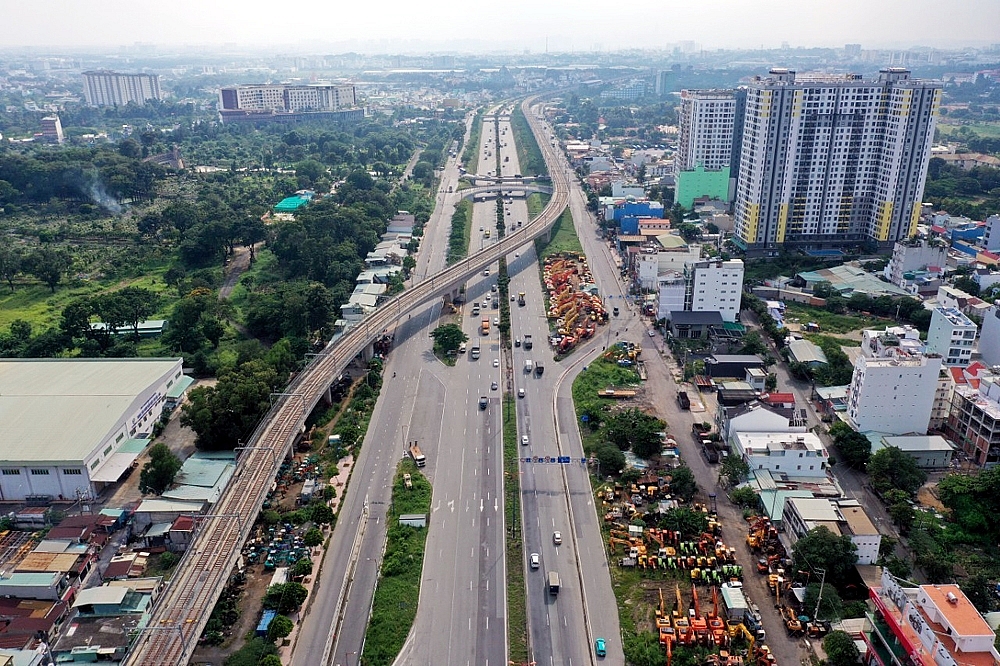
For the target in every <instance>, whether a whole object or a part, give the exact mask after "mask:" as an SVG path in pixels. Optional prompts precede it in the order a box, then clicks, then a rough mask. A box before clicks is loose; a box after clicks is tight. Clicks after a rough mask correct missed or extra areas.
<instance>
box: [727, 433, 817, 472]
mask: <svg viewBox="0 0 1000 666" xmlns="http://www.w3.org/2000/svg"><path fill="white" fill-rule="evenodd" d="M730 446H731V450H732V452H733V455H738V456H740V457H741V458H743V460H745V461H746V463H747V464H748V465H750V469H752V470H767V471H768V472H770V473H771V474H772V475H782V474H783V475H787V476H800V477H807V476H815V477H824V478H825V477H826V464H827V461H828V460H829V454H828V453H827V450H826V447H825V446H823V442H822V441H820V438H819V437H817V436H816V435H815V434H814V433H811V432H802V433H788V432H737V433H735V434H734V435H733V436H732V437H730Z"/></svg>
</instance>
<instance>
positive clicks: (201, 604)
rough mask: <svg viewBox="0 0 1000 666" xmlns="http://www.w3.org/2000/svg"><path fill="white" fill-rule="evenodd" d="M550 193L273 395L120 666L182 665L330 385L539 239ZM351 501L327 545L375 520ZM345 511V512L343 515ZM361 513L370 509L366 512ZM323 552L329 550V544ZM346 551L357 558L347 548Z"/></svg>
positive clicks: (549, 214)
mask: <svg viewBox="0 0 1000 666" xmlns="http://www.w3.org/2000/svg"><path fill="white" fill-rule="evenodd" d="M547 152H549V151H547ZM547 159H553V156H552V155H551V154H548V155H547ZM553 190H554V194H553V197H552V201H551V203H550V205H549V206H548V207H547V208H546V210H545V211H543V213H542V214H541V215H540V216H539V217H538V218H536V220H534V221H533V222H531V223H530V224H529V223H527V222H526V223H525V225H524V227H523V228H522V229H520V230H519V231H518V232H516V233H514V234H511V235H510V236H508V237H507V238H506V239H504V240H502V241H500V242H498V243H496V244H495V245H493V246H490V247H487V248H485V249H484V250H483V251H481V252H478V253H476V254H474V255H472V256H470V257H468V258H466V259H464V260H462V261H460V262H457V263H456V264H455V265H454V266H452V267H450V268H448V269H447V270H444V271H441V272H440V273H437V274H433V273H432V274H430V276H429V277H428V278H427V279H425V280H423V281H421V282H419V283H417V284H415V285H413V286H412V287H411V288H410V289H408V290H407V291H405V292H404V293H403V294H401V295H400V296H397V297H395V298H394V299H392V300H390V301H389V302H388V303H386V304H385V305H384V306H383V307H382V308H380V309H379V310H378V311H377V312H376V313H374V314H373V315H371V316H370V317H368V318H367V319H366V320H365V322H364V323H363V324H361V325H359V326H357V327H355V328H354V329H352V330H351V331H350V332H348V333H347V334H346V335H344V336H342V337H341V338H339V339H338V340H336V341H335V342H333V343H331V344H330V345H328V347H327V348H326V349H325V350H324V351H323V353H322V354H320V355H319V356H317V357H316V358H315V359H314V360H313V362H312V363H310V365H309V366H308V367H307V368H306V369H305V370H304V371H302V372H301V373H299V375H298V376H297V377H296V378H295V380H294V381H293V382H292V383H291V384H290V385H289V387H288V388H287V389H286V391H284V392H283V394H282V395H280V396H278V399H277V400H276V402H275V405H274V407H273V408H272V410H271V411H270V412H269V413H268V415H267V416H266V417H265V419H264V420H263V421H262V423H261V425H260V426H259V427H258V429H257V430H256V431H255V432H254V434H253V436H252V438H251V439H250V441H249V442H248V446H247V447H246V448H245V450H244V451H243V453H242V455H241V456H240V459H239V461H238V466H237V472H236V474H234V476H233V479H232V481H231V482H230V483H229V485H228V486H227V488H226V489H225V491H224V492H223V494H222V497H221V498H220V499H219V501H218V502H217V503H216V505H215V506H214V507H213V514H212V517H210V518H205V519H204V520H202V522H201V526H200V528H199V529H198V532H197V533H196V535H195V537H194V540H193V542H192V544H191V546H190V547H189V549H188V551H187V552H186V553H185V555H184V557H183V558H182V560H181V562H180V564H179V565H178V568H177V571H176V572H175V574H174V577H173V578H172V580H171V582H170V584H169V585H168V586H167V588H166V589H165V591H164V592H163V594H162V595H161V596H160V598H159V599H158V601H157V603H156V606H155V607H154V609H153V614H152V617H151V620H150V623H149V625H148V628H147V629H145V630H143V631H142V632H141V634H140V636H139V637H138V638H137V640H136V641H135V642H134V643H133V645H132V649H131V651H130V653H129V655H128V657H127V658H126V663H127V664H163V663H187V661H188V660H189V659H190V657H191V654H192V652H193V650H194V647H195V645H196V644H197V640H198V637H199V636H200V635H201V632H202V631H203V630H204V626H205V623H206V622H207V621H208V618H209V615H210V612H211V609H212V607H213V606H214V605H215V602H216V601H217V600H218V598H219V595H220V594H221V591H222V588H223V586H224V585H225V582H226V580H227V579H228V577H229V574H230V572H231V571H232V570H233V567H234V566H235V564H236V560H237V557H238V555H239V552H240V548H241V546H242V544H243V542H244V541H245V540H246V537H247V535H248V534H249V531H250V529H251V527H252V526H253V523H254V521H255V519H256V516H257V514H258V513H259V511H260V507H261V505H262V503H263V501H264V498H265V496H266V494H267V491H268V489H269V488H270V485H271V481H272V480H273V478H274V474H275V473H276V471H277V467H278V464H279V463H280V461H281V459H283V458H284V456H285V455H286V454H287V452H288V451H289V449H290V446H291V444H292V442H293V440H294V438H295V437H296V436H297V434H298V433H299V432H300V430H301V428H302V426H303V424H304V422H305V419H306V416H307V415H308V414H309V412H310V411H311V410H312V409H313V407H315V405H316V404H317V403H318V402H319V400H320V399H321V398H322V396H323V395H324V394H325V393H326V391H327V389H328V387H329V385H330V383H331V382H332V380H333V379H334V378H335V377H336V376H337V375H339V373H340V372H342V371H343V370H344V369H345V368H346V367H347V365H348V364H349V363H350V362H351V361H352V360H353V359H354V358H355V357H356V356H357V355H358V354H359V353H360V352H362V351H363V350H364V349H365V348H366V347H367V346H368V345H369V344H370V343H371V341H372V339H373V338H374V337H376V336H377V335H380V334H381V332H382V331H383V330H386V329H387V328H389V327H390V326H393V325H395V324H396V323H397V322H398V321H400V320H401V318H402V315H404V314H405V315H407V316H408V317H410V319H408V320H407V321H409V322H411V323H410V326H415V325H416V322H413V321H412V316H413V313H415V312H417V311H418V310H419V308H420V306H421V305H423V304H426V303H428V302H429V301H432V300H433V299H434V298H436V297H438V296H441V295H443V294H446V293H452V292H453V291H454V290H455V289H456V288H457V287H458V285H460V284H462V283H464V282H465V281H466V280H467V279H468V278H469V277H471V276H473V275H475V274H476V273H478V272H480V271H482V270H483V269H484V268H486V267H488V266H490V265H491V264H493V262H495V261H497V260H498V259H499V258H500V257H501V256H503V255H504V254H507V253H509V252H512V251H513V250H514V249H515V248H516V247H520V246H521V245H523V244H525V243H527V242H529V241H531V240H532V239H533V238H535V237H537V236H539V235H542V234H544V233H546V231H547V229H548V227H550V226H551V225H552V223H553V222H554V221H555V220H556V219H557V217H558V215H559V213H560V212H561V211H562V209H563V208H564V207H565V206H566V202H567V181H566V179H565V176H564V175H562V174H560V173H557V174H555V175H554V177H553ZM416 330H417V329H416V328H413V329H409V328H406V329H404V330H403V331H401V333H402V335H403V336H404V337H405V335H407V334H412V333H413V332H415V331H416ZM395 447H397V442H395V441H389V442H381V443H379V444H378V445H377V446H376V447H372V448H380V449H382V450H383V451H385V452H386V455H391V454H389V453H388V452H390V451H392V450H393V449H394V448H395ZM362 455H365V454H362ZM359 495H360V493H359ZM358 502H359V500H358V498H357V497H355V496H354V493H353V492H352V493H348V498H347V501H346V503H345V505H344V509H345V510H344V511H342V513H341V519H340V520H339V521H338V525H337V529H335V530H334V535H333V538H332V541H333V542H339V541H344V540H352V539H355V538H358V536H357V535H358V534H361V537H360V538H362V539H363V538H365V537H364V535H365V534H366V533H367V527H365V525H366V524H367V525H370V524H371V523H372V520H373V519H375V518H377V517H378V514H377V513H375V512H374V510H373V511H371V512H366V504H365V503H364V502H363V500H360V502H361V504H360V508H359V507H358V506H357V505H358ZM349 506H353V508H352V510H350V511H347V509H348V507H349ZM367 508H368V509H372V507H371V506H367ZM366 513H367V514H368V515H369V518H368V520H367V522H365V521H363V517H364V515H365V514H366ZM331 547H332V548H336V547H337V546H336V545H335V544H334V545H332V546H331ZM348 552H349V553H350V552H361V551H360V550H359V549H357V548H351V549H349V550H348ZM364 553H365V554H364V557H368V556H369V551H364ZM329 577H330V576H329V575H328V578H329ZM355 582H356V581H355ZM348 583H349V585H348V586H347V587H346V588H345V587H342V586H337V585H336V583H331V585H332V586H333V587H335V588H337V589H338V590H347V591H348V592H349V591H350V589H357V586H354V587H353V588H352V587H351V586H350V579H348ZM330 593H336V594H337V597H338V599H339V598H340V593H339V592H334V591H333V590H331V591H330ZM348 598H349V597H348ZM332 629H333V625H332V624H331V625H327V630H332ZM348 656H350V655H348ZM313 658H315V654H314V655H313ZM331 658H335V655H331Z"/></svg>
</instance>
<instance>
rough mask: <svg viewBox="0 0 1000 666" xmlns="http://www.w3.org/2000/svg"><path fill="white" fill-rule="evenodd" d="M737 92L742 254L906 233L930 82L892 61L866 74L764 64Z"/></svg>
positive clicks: (935, 103)
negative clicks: (761, 73) (766, 68)
mask: <svg viewBox="0 0 1000 666" xmlns="http://www.w3.org/2000/svg"><path fill="white" fill-rule="evenodd" d="M746 94H747V98H746V106H745V119H744V123H743V136H742V143H741V146H740V161H739V175H738V179H737V186H736V193H735V201H734V209H735V210H734V213H735V232H736V233H735V238H734V240H735V241H736V242H737V243H738V244H739V245H740V246H742V247H743V248H744V249H745V250H746V251H747V254H748V256H768V255H776V254H777V253H778V252H779V251H780V249H781V248H782V247H783V246H795V247H797V248H800V249H806V250H824V249H835V248H838V247H842V246H845V245H856V244H859V243H865V242H873V243H875V244H877V245H878V246H879V247H881V248H891V247H892V244H893V243H895V242H896V241H898V240H901V239H904V238H907V237H909V236H911V235H913V234H914V233H915V231H916V225H917V220H918V217H919V211H920V203H921V198H922V197H923V192H924V178H925V177H926V175H927V164H928V162H929V161H930V148H931V141H932V139H933V137H934V124H935V118H936V116H937V111H938V107H939V105H940V101H941V85H940V84H939V83H937V82H933V81H921V80H916V79H911V78H910V72H909V71H908V70H906V69H901V68H888V69H883V70H881V71H880V72H879V75H878V77H877V78H875V79H874V80H863V79H862V78H861V76H860V75H856V74H848V75H844V76H839V77H829V76H823V77H808V78H807V77H799V78H796V75H795V72H794V71H790V70H785V69H772V70H771V72H770V74H769V76H767V77H758V78H757V79H756V80H755V81H753V82H751V83H750V84H749V86H748V87H747V91H746Z"/></svg>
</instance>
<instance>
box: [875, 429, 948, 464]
mask: <svg viewBox="0 0 1000 666" xmlns="http://www.w3.org/2000/svg"><path fill="white" fill-rule="evenodd" d="M879 443H880V446H878V447H874V446H873V447H872V453H875V452H876V451H878V450H879V449H882V448H885V447H887V446H894V447H896V448H897V449H899V450H900V451H902V452H903V453H905V454H906V455H908V456H910V457H911V458H913V460H914V461H915V462H916V463H917V467H920V468H921V469H947V468H948V467H949V466H950V465H951V459H952V456H953V455H954V453H955V450H954V449H952V448H951V444H949V443H948V440H946V439H945V438H944V437H941V436H940V435H900V436H885V437H882V439H881V441H880V442H879Z"/></svg>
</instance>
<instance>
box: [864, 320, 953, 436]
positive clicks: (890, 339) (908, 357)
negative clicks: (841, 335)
mask: <svg viewBox="0 0 1000 666" xmlns="http://www.w3.org/2000/svg"><path fill="white" fill-rule="evenodd" d="M940 371H941V357H940V356H938V355H936V354H931V355H925V354H924V347H923V344H922V343H921V342H920V333H919V331H917V330H916V329H914V328H912V327H910V326H906V327H903V326H895V327H888V328H886V329H885V331H875V330H867V331H864V333H863V335H862V342H861V356H860V357H859V358H858V360H857V362H856V364H855V366H854V374H853V376H852V377H851V384H850V388H849V389H848V393H849V398H848V405H847V417H848V420H849V422H850V424H851V425H852V426H853V427H854V428H855V430H858V431H859V432H867V431H871V430H874V431H876V432H881V433H886V434H890V435H907V434H920V435H923V434H926V433H927V427H928V424H929V423H930V417H931V410H932V408H933V406H934V396H935V392H936V391H937V386H938V376H939V374H940Z"/></svg>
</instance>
